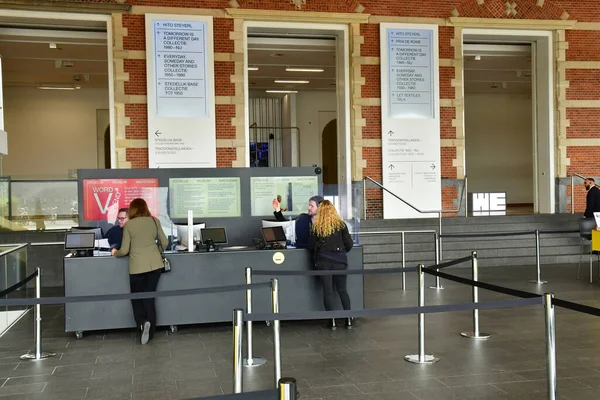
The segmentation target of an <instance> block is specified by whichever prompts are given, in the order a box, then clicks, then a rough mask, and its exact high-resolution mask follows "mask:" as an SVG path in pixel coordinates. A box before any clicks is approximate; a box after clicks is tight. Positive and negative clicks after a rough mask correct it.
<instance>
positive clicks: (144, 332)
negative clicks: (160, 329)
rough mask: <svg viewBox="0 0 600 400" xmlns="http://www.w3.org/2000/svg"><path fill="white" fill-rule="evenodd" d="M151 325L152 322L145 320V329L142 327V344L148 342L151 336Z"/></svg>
mask: <svg viewBox="0 0 600 400" xmlns="http://www.w3.org/2000/svg"><path fill="white" fill-rule="evenodd" d="M151 326H152V325H151V324H150V322H148V321H146V322H144V325H143V329H142V339H141V343H142V344H146V343H148V339H149V338H150V327H151Z"/></svg>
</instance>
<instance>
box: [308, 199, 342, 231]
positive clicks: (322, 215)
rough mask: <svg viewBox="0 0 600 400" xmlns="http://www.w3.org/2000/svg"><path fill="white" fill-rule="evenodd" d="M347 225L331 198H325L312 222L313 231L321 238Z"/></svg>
mask: <svg viewBox="0 0 600 400" xmlns="http://www.w3.org/2000/svg"><path fill="white" fill-rule="evenodd" d="M344 226H346V223H345V222H344V220H343V219H342V218H341V217H340V216H339V214H338V213H337V211H336V210H335V206H334V205H333V204H332V203H331V202H330V201H329V200H323V201H322V202H321V204H319V208H317V215H316V216H315V220H314V222H313V224H312V232H313V233H314V234H315V235H316V236H317V237H320V238H325V237H327V236H330V235H332V234H333V233H334V232H336V231H339V230H341V229H342V228H344Z"/></svg>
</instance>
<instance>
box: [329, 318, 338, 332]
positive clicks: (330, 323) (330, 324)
mask: <svg viewBox="0 0 600 400" xmlns="http://www.w3.org/2000/svg"><path fill="white" fill-rule="evenodd" d="M327 328H329V329H331V330H332V331H335V330H336V329H337V325H336V324H335V318H334V319H332V320H331V321H329V323H328V324H327Z"/></svg>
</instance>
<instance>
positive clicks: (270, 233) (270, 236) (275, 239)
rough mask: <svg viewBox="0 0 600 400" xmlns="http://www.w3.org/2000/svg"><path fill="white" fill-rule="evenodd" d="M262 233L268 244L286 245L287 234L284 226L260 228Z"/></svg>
mask: <svg viewBox="0 0 600 400" xmlns="http://www.w3.org/2000/svg"><path fill="white" fill-rule="evenodd" d="M260 229H261V231H262V235H263V239H265V243H266V244H273V243H284V244H285V241H286V237H285V233H284V231H283V227H282V226H269V227H265V228H260Z"/></svg>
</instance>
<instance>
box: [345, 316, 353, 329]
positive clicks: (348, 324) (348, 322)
mask: <svg viewBox="0 0 600 400" xmlns="http://www.w3.org/2000/svg"><path fill="white" fill-rule="evenodd" d="M353 327H354V318H347V319H346V329H352V328H353Z"/></svg>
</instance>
